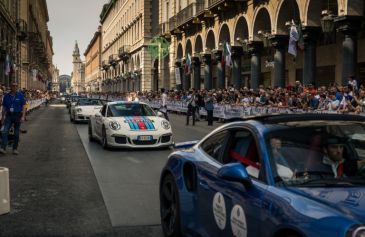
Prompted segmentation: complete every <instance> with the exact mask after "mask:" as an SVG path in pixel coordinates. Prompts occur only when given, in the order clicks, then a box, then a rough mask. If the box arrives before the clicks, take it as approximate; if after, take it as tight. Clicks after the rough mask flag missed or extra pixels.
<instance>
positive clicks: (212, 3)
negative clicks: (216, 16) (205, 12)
mask: <svg viewBox="0 0 365 237" xmlns="http://www.w3.org/2000/svg"><path fill="white" fill-rule="evenodd" d="M248 1H249V0H230V1H227V0H208V1H207V3H208V6H205V8H209V9H210V8H213V7H216V6H218V5H220V4H222V3H227V4H228V3H231V2H248Z"/></svg>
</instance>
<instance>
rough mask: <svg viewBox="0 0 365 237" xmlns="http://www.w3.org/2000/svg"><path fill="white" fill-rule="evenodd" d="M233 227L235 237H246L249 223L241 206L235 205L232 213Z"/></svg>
mask: <svg viewBox="0 0 365 237" xmlns="http://www.w3.org/2000/svg"><path fill="white" fill-rule="evenodd" d="M231 227H232V232H233V236H235V237H246V236H247V223H246V216H245V212H244V211H243V209H242V207H241V206H240V205H235V206H234V207H233V209H232V211H231Z"/></svg>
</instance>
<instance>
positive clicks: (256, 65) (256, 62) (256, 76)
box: [248, 41, 263, 90]
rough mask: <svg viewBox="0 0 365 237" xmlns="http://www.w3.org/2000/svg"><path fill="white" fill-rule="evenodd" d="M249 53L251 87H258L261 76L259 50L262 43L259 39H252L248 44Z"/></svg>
mask: <svg viewBox="0 0 365 237" xmlns="http://www.w3.org/2000/svg"><path fill="white" fill-rule="evenodd" d="M248 47H249V52H250V54H251V88H252V89H254V90H256V89H258V88H259V83H260V78H261V50H262V47H263V43H262V42H261V41H252V42H250V43H249V44H248Z"/></svg>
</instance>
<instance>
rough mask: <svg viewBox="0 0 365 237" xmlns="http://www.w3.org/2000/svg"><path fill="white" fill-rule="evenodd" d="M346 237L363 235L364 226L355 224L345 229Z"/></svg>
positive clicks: (364, 231) (363, 236)
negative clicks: (347, 229)
mask: <svg viewBox="0 0 365 237" xmlns="http://www.w3.org/2000/svg"><path fill="white" fill-rule="evenodd" d="M346 237H365V226H360V225H355V226H353V227H351V228H350V230H349V231H347V234H346Z"/></svg>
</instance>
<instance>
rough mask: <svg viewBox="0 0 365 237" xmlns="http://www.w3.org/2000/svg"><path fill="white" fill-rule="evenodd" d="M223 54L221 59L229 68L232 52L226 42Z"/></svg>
mask: <svg viewBox="0 0 365 237" xmlns="http://www.w3.org/2000/svg"><path fill="white" fill-rule="evenodd" d="M223 54H224V55H223V57H225V60H226V61H225V64H226V65H227V66H229V67H230V66H231V64H232V51H231V46H230V45H229V44H228V42H226V43H225V44H224V50H223Z"/></svg>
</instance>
